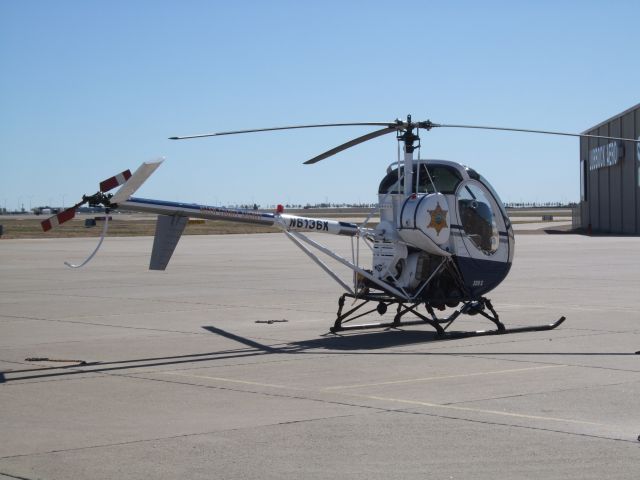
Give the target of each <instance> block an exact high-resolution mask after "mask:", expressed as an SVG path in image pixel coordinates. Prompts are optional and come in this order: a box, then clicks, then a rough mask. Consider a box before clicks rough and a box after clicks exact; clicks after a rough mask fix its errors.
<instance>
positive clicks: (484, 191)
mask: <svg viewBox="0 0 640 480" xmlns="http://www.w3.org/2000/svg"><path fill="white" fill-rule="evenodd" d="M498 201H499V200H496V199H495V198H494V196H493V194H492V193H491V191H490V190H489V189H488V188H486V187H485V185H483V184H482V183H481V182H479V181H477V180H466V181H463V182H462V183H461V184H460V185H459V186H458V188H457V190H456V214H457V224H456V225H455V227H454V226H453V225H452V228H453V229H454V230H452V233H454V231H455V233H454V235H455V236H456V238H455V240H454V241H455V251H456V260H457V262H458V266H459V268H460V271H461V273H462V275H463V278H464V281H465V285H466V286H467V289H468V290H469V291H470V292H471V293H472V295H474V296H478V295H482V294H483V293H484V292H487V291H489V290H491V289H492V288H494V287H495V286H497V285H498V284H499V283H500V282H501V281H502V280H503V279H504V277H505V276H506V275H507V273H508V272H509V268H510V266H511V258H512V252H511V250H512V247H513V245H512V240H513V237H512V235H513V234H512V232H511V231H510V225H508V219H505V218H504V215H503V213H502V209H501V205H499V204H498Z"/></svg>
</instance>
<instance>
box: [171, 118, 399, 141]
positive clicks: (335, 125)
mask: <svg viewBox="0 0 640 480" xmlns="http://www.w3.org/2000/svg"><path fill="white" fill-rule="evenodd" d="M390 125H394V124H393V123H389V122H356V123H322V124H317V125H291V126H288V127H271V128H254V129H251V130H234V131H231V132H217V133H202V134H200V135H187V136H182V137H169V140H186V139H189V138H203V137H218V136H221V135H236V134H238V133H254V132H272V131H274V130H295V129H298V128H319V127H358V126H365V127H367V126H368V127H378V126H385V127H388V126H390Z"/></svg>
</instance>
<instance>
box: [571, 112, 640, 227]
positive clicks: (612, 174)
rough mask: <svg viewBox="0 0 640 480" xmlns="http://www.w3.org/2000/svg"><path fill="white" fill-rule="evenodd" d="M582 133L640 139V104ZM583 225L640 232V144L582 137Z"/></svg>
mask: <svg viewBox="0 0 640 480" xmlns="http://www.w3.org/2000/svg"><path fill="white" fill-rule="evenodd" d="M582 133H583V134H591V135H607V136H613V137H623V138H637V139H640V104H638V105H635V106H634V107H631V108H630V109H628V110H625V111H624V112H622V113H620V114H618V115H616V116H614V117H612V118H610V119H609V120H606V121H604V122H602V123H600V124H598V125H596V126H594V127H592V128H590V129H588V130H586V131H584V132H582ZM580 226H581V227H582V228H583V229H585V230H592V231H593V232H601V233H619V234H636V235H638V234H640V144H635V143H631V142H620V141H612V140H601V139H587V138H581V139H580Z"/></svg>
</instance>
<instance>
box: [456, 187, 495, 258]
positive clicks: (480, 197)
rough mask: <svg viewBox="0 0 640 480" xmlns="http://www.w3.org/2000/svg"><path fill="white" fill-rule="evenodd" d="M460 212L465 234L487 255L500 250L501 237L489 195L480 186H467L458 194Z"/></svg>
mask: <svg viewBox="0 0 640 480" xmlns="http://www.w3.org/2000/svg"><path fill="white" fill-rule="evenodd" d="M458 210H459V212H460V221H461V223H462V228H463V229H464V233H465V234H466V235H467V237H469V239H470V240H471V241H472V242H473V244H474V245H475V246H476V247H478V249H480V250H482V251H483V252H484V253H485V254H487V255H491V254H492V253H495V252H496V251H497V250H498V247H499V245H500V235H499V234H498V227H497V225H496V220H495V213H494V211H493V209H492V208H491V202H490V200H489V198H488V195H487V194H486V193H485V192H484V191H483V190H482V189H481V188H480V187H478V186H475V185H465V186H464V187H462V188H461V189H460V191H459V192H458Z"/></svg>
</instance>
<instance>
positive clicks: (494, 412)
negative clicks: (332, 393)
mask: <svg viewBox="0 0 640 480" xmlns="http://www.w3.org/2000/svg"><path fill="white" fill-rule="evenodd" d="M342 394H343V395H348V396H352V397H358V398H364V399H368V400H379V401H384V402H395V403H402V404H408V405H416V406H420V407H429V408H436V409H450V410H458V411H463V412H470V413H481V414H489V415H499V416H504V417H510V418H521V419H525V420H543V421H551V422H561V423H571V424H577V425H591V426H598V427H610V426H611V425H607V424H604V423H597V422H588V421H585V420H572V419H568V418H555V417H545V416H540V415H527V414H523V413H514V412H504V411H499V410H487V409H483V408H472V407H460V406H457V405H448V404H442V403H431V402H422V401H419V400H407V399H402V398H392V397H379V396H376V395H362V394H356V393H342Z"/></svg>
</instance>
